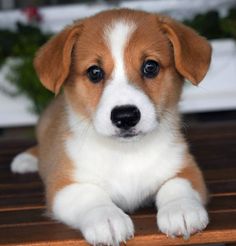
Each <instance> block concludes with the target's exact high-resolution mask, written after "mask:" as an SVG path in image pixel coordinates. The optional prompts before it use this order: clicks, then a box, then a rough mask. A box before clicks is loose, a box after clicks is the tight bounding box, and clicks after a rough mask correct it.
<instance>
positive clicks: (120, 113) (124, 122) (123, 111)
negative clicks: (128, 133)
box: [111, 105, 141, 130]
mask: <svg viewBox="0 0 236 246" xmlns="http://www.w3.org/2000/svg"><path fill="white" fill-rule="evenodd" d="M140 118H141V113H140V111H139V109H138V108H137V107H136V106H133V105H123V106H117V107H115V108H113V109H112V111H111V121H112V123H113V124H114V125H115V126H116V127H118V128H121V129H124V130H128V129H130V128H131V127H133V126H135V125H137V123H138V122H139V120H140Z"/></svg>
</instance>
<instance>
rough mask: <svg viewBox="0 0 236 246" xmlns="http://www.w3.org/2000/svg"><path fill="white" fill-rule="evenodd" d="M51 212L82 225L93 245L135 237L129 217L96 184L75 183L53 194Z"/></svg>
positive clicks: (107, 243) (59, 218)
mask: <svg viewBox="0 0 236 246" xmlns="http://www.w3.org/2000/svg"><path fill="white" fill-rule="evenodd" d="M52 212H53V215H54V217H55V218H56V219H57V220H59V221H62V222H64V223H66V224H67V225H69V226H71V227H73V228H75V229H80V230H81V232H82V234H83V235H84V237H85V239H86V240H87V241H88V242H89V243H90V244H92V245H97V244H105V245H119V243H121V242H123V241H126V240H127V239H129V238H131V237H133V233H134V228H133V223H132V221H131V219H130V217H129V216H128V215H127V214H125V213H124V212H123V211H122V210H121V209H120V208H118V207H117V206H116V205H115V204H114V203H113V202H112V201H111V199H110V197H109V196H108V194H107V193H106V192H105V191H104V190H102V189H101V188H100V187H98V186H96V185H93V184H79V183H74V184H70V185H67V186H65V187H64V188H62V189H61V190H60V191H58V192H57V193H56V195H55V196H54V199H53V202H52Z"/></svg>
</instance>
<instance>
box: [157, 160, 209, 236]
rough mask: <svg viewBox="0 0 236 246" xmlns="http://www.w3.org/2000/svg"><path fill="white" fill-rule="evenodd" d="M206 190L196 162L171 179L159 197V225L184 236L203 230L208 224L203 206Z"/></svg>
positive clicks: (174, 234) (169, 231) (161, 189)
mask: <svg viewBox="0 0 236 246" xmlns="http://www.w3.org/2000/svg"><path fill="white" fill-rule="evenodd" d="M205 199H206V189H205V185H204V182H203V179H202V176H201V173H200V171H199V169H198V167H197V166H196V165H195V163H194V162H191V165H188V166H187V167H186V168H185V169H183V171H182V172H181V173H180V174H179V176H177V177H175V178H173V179H170V180H169V181H167V182H166V183H164V184H163V186H162V187H161V188H160V190H159V192H158V193H157V196H156V205H157V208H158V214H157V224H158V227H159V229H160V231H162V232H163V233H165V234H167V236H171V237H175V236H183V237H184V238H185V239H188V238H189V236H190V235H191V234H194V233H196V232H198V231H201V230H203V229H204V228H205V227H206V226H207V224H208V222H209V221H208V215H207V211H206V209H205V207H204V203H205Z"/></svg>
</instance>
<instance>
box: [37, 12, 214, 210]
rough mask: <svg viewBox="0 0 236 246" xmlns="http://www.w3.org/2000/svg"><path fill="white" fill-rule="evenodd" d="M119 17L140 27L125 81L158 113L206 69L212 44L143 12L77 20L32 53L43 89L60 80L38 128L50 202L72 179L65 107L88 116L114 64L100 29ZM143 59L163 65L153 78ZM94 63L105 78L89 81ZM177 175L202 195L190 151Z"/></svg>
mask: <svg viewBox="0 0 236 246" xmlns="http://www.w3.org/2000/svg"><path fill="white" fill-rule="evenodd" d="M118 18H122V19H127V20H131V21H133V22H135V23H136V24H137V26H138V29H137V30H136V31H135V33H134V34H133V35H132V36H131V39H130V42H129V43H128V45H127V47H126V50H125V63H126V69H127V74H128V77H129V80H130V82H131V83H135V84H136V85H137V86H138V87H139V88H141V89H143V91H144V92H145V93H146V94H147V95H148V96H149V98H150V99H151V100H152V101H153V102H154V103H155V104H156V106H157V110H159V111H160V112H162V111H166V110H168V109H170V108H173V107H176V105H177V102H178V100H179V97H180V94H181V90H182V85H183V77H185V78H187V79H189V80H190V81H191V82H192V83H193V84H197V83H199V81H200V80H202V78H203V77H204V75H205V74H206V72H207V70H208V66H209V62H210V53H211V48H210V46H209V45H208V43H207V42H206V40H205V39H204V38H202V37H200V36H199V35H197V34H196V33H195V32H194V31H193V30H191V29H189V28H187V27H185V26H183V25H182V24H180V23H178V22H176V21H173V20H171V19H170V18H167V17H162V16H157V15H154V14H147V13H145V12H142V11H130V10H124V9H123V10H113V11H107V12H103V13H101V14H98V15H96V16H94V17H91V18H88V19H85V20H83V21H81V22H75V23H74V24H73V25H72V26H69V27H68V28H66V29H65V30H63V31H62V32H61V33H59V34H58V35H56V36H55V37H54V38H52V39H51V40H50V41H49V42H48V43H47V44H46V45H44V46H43V47H42V48H41V49H40V50H39V52H38V54H37V56H36V58H35V68H36V71H37V73H38V75H39V77H40V79H41V81H42V83H43V84H44V86H45V87H46V88H48V89H49V90H51V91H54V92H55V93H58V92H59V90H60V89H61V87H62V86H63V85H64V92H63V94H61V95H59V96H58V97H57V98H56V99H55V101H54V102H53V103H52V104H51V105H50V106H49V107H48V109H47V110H46V111H45V113H44V114H43V116H42V117H41V120H40V122H39V125H38V128H37V135H38V140H39V170H40V175H41V177H42V178H43V181H44V183H45V186H46V193H47V201H48V204H49V207H51V205H52V200H53V197H54V195H55V193H56V192H57V191H58V190H60V189H61V188H62V187H64V186H66V185H68V184H71V183H73V182H74V180H73V179H72V175H71V174H72V173H73V164H72V162H71V160H70V159H69V158H68V156H67V155H66V153H65V150H64V142H65V140H66V138H68V136H69V135H70V134H71V132H70V129H69V126H68V123H67V119H66V115H65V111H66V109H65V106H66V104H68V103H69V104H70V105H71V106H72V107H73V109H74V110H75V112H77V113H79V114H80V115H83V116H84V117H86V118H88V119H91V117H92V115H93V113H94V111H95V109H96V107H97V104H98V103H99V99H100V97H101V94H102V92H103V88H104V86H106V84H107V83H108V80H109V79H110V77H111V74H112V70H113V67H114V64H113V60H112V57H111V54H110V51H109V48H108V47H107V45H106V43H105V41H104V39H103V30H104V28H105V26H106V25H108V24H110V23H111V22H112V20H114V19H118ZM143 51H145V52H143ZM144 59H154V60H156V61H158V62H159V64H160V66H161V69H160V73H159V75H158V76H157V77H156V78H155V79H143V78H142V77H141V76H140V67H141V65H142V63H143V60H144ZM92 65H99V66H102V68H103V69H104V71H105V74H106V76H105V79H104V81H102V82H100V83H98V84H93V83H91V82H90V81H89V79H88V78H87V76H86V71H87V69H88V68H89V67H90V66H92ZM52 115H53V117H52ZM180 141H181V140H180ZM178 176H179V177H184V178H187V179H188V180H190V181H191V182H192V185H193V187H194V188H195V189H196V190H198V191H199V192H200V194H201V195H202V197H203V199H204V200H205V196H206V195H205V193H206V192H205V186H204V182H203V179H202V175H201V172H200V171H199V169H198V168H197V166H196V164H195V162H194V161H193V159H192V158H191V156H188V157H186V160H185V168H184V169H183V170H182V171H181V173H179V175H178Z"/></svg>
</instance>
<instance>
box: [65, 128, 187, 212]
mask: <svg viewBox="0 0 236 246" xmlns="http://www.w3.org/2000/svg"><path fill="white" fill-rule="evenodd" d="M66 151H67V154H68V156H69V158H70V159H71V160H72V161H73V163H74V167H75V172H74V179H75V181H78V182H79V183H92V184H96V185H98V186H99V187H101V188H102V189H104V190H105V191H106V192H107V193H108V194H109V195H110V197H111V199H112V200H113V201H114V202H115V203H116V204H117V205H119V206H120V207H121V208H122V209H124V210H133V209H135V208H136V207H138V206H139V205H140V204H141V203H143V202H144V201H145V200H146V199H147V198H150V197H152V196H153V195H154V194H155V192H156V191H157V190H158V188H159V187H160V185H161V184H162V183H163V182H165V181H166V180H167V179H169V178H171V177H173V176H174V175H175V174H176V173H177V172H178V171H179V170H180V169H181V166H182V160H183V155H184V152H185V145H184V144H176V143H175V139H174V136H173V135H171V134H170V133H167V132H163V130H160V129H159V130H156V131H154V132H152V133H150V134H148V135H146V136H144V137H142V138H140V139H139V140H137V141H133V142H121V141H119V140H116V139H111V138H108V137H102V136H100V135H98V134H97V133H96V132H95V130H94V128H93V126H91V125H90V126H89V127H85V126H84V127H82V126H81V128H80V129H76V131H74V134H73V136H72V137H70V138H69V139H68V140H67V141H66Z"/></svg>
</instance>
